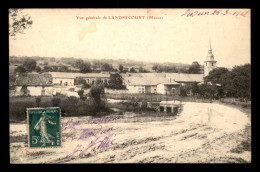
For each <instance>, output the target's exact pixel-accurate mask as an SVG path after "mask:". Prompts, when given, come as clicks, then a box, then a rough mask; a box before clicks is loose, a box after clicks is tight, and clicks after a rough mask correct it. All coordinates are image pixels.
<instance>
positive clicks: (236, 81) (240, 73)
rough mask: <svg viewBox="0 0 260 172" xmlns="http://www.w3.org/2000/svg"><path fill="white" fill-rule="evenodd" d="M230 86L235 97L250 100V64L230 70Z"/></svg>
mask: <svg viewBox="0 0 260 172" xmlns="http://www.w3.org/2000/svg"><path fill="white" fill-rule="evenodd" d="M232 75H233V76H232V77H233V80H232V84H233V89H234V91H235V96H236V97H242V98H249V99H250V98H251V64H245V65H242V66H235V67H234V68H233V69H232Z"/></svg>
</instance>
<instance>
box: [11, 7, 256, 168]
mask: <svg viewBox="0 0 260 172" xmlns="http://www.w3.org/2000/svg"><path fill="white" fill-rule="evenodd" d="M250 35H251V10H250V9H234V8H232V9H185V8H180V9H130V8H129V9H87V8H86V9H9V96H10V99H9V123H10V125H9V129H10V133H9V135H10V163H11V164H65V163H72V164H74V163H75V164H77V163H173V164H174V163H196V164H197V163H203V164H205V163H251V161H252V159H251V153H252V152H251V52H250V49H251V44H250V39H251V38H250Z"/></svg>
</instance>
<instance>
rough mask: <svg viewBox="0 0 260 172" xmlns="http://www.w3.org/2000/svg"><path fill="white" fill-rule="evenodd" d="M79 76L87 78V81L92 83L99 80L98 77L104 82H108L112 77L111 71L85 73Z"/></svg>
mask: <svg viewBox="0 0 260 172" xmlns="http://www.w3.org/2000/svg"><path fill="white" fill-rule="evenodd" d="M77 77H78V78H83V79H84V80H86V83H87V84H89V85H92V84H94V83H96V82H97V80H98V79H100V80H101V82H102V83H108V81H109V79H110V74H109V73H85V74H81V75H79V76H77Z"/></svg>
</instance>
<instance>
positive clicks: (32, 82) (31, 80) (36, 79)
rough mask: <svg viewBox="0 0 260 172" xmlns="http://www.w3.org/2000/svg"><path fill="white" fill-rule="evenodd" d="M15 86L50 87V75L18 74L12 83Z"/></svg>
mask: <svg viewBox="0 0 260 172" xmlns="http://www.w3.org/2000/svg"><path fill="white" fill-rule="evenodd" d="M14 85H15V86H22V85H27V86H39V85H41V86H52V85H53V83H52V77H51V75H50V74H20V75H19V76H18V77H17V79H16V80H15V82H14Z"/></svg>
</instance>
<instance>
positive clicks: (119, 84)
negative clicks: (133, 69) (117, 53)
mask: <svg viewBox="0 0 260 172" xmlns="http://www.w3.org/2000/svg"><path fill="white" fill-rule="evenodd" d="M108 85H109V88H112V89H123V88H124V87H123V78H122V76H121V75H120V74H118V73H115V74H110V79H109V81H108Z"/></svg>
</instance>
